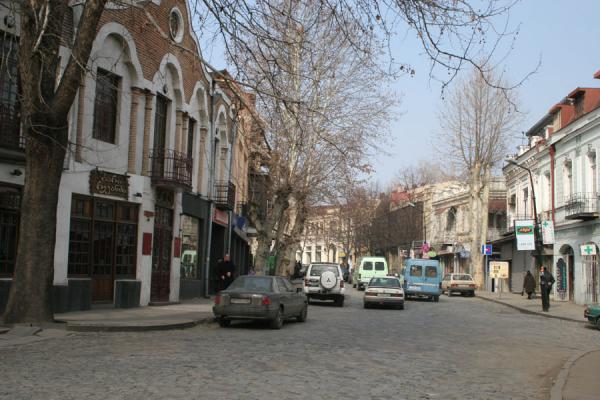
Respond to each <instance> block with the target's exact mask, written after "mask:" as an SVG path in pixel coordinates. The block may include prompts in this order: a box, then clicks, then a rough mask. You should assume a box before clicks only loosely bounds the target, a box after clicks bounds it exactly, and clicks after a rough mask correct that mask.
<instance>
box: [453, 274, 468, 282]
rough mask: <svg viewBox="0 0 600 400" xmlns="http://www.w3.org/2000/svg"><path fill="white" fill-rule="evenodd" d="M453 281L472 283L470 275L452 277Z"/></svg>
mask: <svg viewBox="0 0 600 400" xmlns="http://www.w3.org/2000/svg"><path fill="white" fill-rule="evenodd" d="M452 279H453V280H455V281H472V280H473V278H471V275H468V274H465V275H454V276H453V277H452Z"/></svg>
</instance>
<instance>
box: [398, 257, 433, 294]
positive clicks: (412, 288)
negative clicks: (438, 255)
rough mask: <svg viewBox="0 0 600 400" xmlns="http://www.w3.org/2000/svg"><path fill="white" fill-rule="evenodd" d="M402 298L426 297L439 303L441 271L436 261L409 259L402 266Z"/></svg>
mask: <svg viewBox="0 0 600 400" xmlns="http://www.w3.org/2000/svg"><path fill="white" fill-rule="evenodd" d="M403 275H404V296H405V297H406V298H408V297H409V296H413V297H428V298H429V299H431V300H433V301H439V299H440V294H442V290H441V288H440V283H441V282H442V271H441V267H440V263H439V261H437V260H428V259H423V258H409V259H408V260H406V262H405V264H404V273H403Z"/></svg>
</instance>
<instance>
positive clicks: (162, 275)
mask: <svg viewBox="0 0 600 400" xmlns="http://www.w3.org/2000/svg"><path fill="white" fill-rule="evenodd" d="M172 241H173V211H172V210H170V209H168V208H165V207H159V206H157V207H156V213H155V216H154V241H153V242H154V243H153V250H152V283H151V287H150V300H151V301H168V300H169V293H170V279H171V246H172Z"/></svg>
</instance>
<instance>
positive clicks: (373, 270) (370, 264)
mask: <svg viewBox="0 0 600 400" xmlns="http://www.w3.org/2000/svg"><path fill="white" fill-rule="evenodd" d="M357 264H358V265H357V267H356V268H354V271H353V272H352V287H357V288H358V290H364V289H365V287H366V286H367V284H368V283H369V281H370V280H371V278H373V277H374V276H387V275H388V264H387V261H386V260H385V258H384V257H362V258H361V259H359V260H358V263H357Z"/></svg>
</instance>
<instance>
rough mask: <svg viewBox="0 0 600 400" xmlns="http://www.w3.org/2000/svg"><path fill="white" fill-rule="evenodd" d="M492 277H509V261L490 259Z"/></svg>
mask: <svg viewBox="0 0 600 400" xmlns="http://www.w3.org/2000/svg"><path fill="white" fill-rule="evenodd" d="M489 266H490V278H494V279H508V261H490V263H489Z"/></svg>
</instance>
